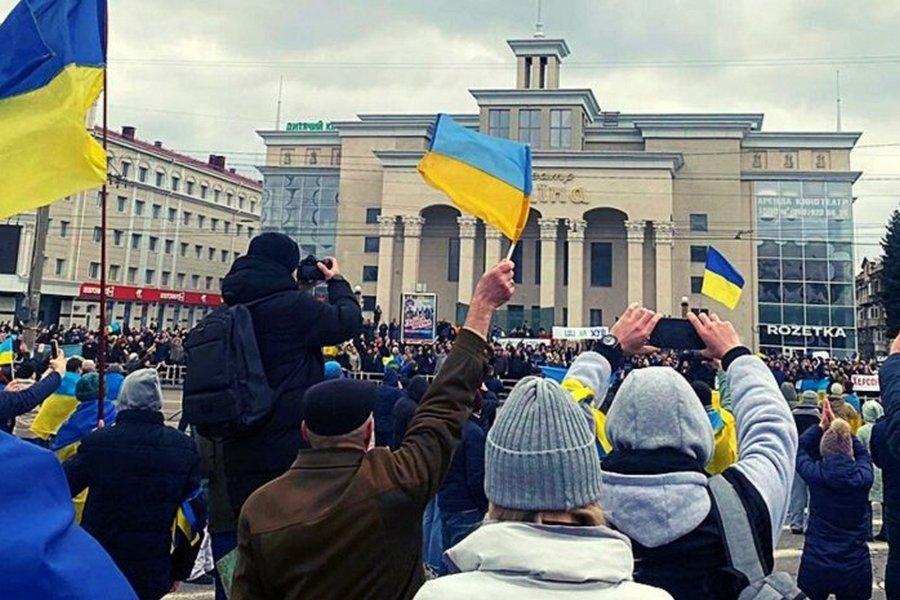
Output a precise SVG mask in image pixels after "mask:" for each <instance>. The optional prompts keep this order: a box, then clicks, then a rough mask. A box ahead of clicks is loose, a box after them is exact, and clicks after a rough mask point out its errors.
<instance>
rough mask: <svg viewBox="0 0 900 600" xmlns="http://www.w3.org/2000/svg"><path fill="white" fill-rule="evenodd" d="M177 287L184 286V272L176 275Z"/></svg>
mask: <svg viewBox="0 0 900 600" xmlns="http://www.w3.org/2000/svg"><path fill="white" fill-rule="evenodd" d="M175 287H179V288H183V287H184V273H179V274H178V275H176V276H175Z"/></svg>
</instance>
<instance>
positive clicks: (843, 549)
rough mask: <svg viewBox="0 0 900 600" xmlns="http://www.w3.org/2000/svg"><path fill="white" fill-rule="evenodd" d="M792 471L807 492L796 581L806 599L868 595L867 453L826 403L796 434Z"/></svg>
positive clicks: (869, 461)
mask: <svg viewBox="0 0 900 600" xmlns="http://www.w3.org/2000/svg"><path fill="white" fill-rule="evenodd" d="M797 474H798V475H799V476H800V477H802V478H803V480H804V481H806V484H807V485H808V486H809V496H810V500H809V528H808V529H807V531H806V543H805V544H804V545H803V555H802V557H801V559H800V570H799V572H798V574H797V585H798V586H799V587H800V589H801V590H803V592H804V593H805V594H806V595H807V596H808V597H809V598H810V599H811V600H820V599H821V600H826V599H827V598H828V597H829V595H830V594H834V595H835V596H836V597H837V598H842V599H843V598H860V599H864V598H869V597H871V595H872V561H871V558H870V557H869V547H868V545H867V544H866V541H867V540H868V539H869V536H871V535H872V525H871V523H870V520H869V519H870V517H869V510H870V505H869V489H870V488H871V487H872V480H873V478H874V474H873V471H872V457H871V456H870V455H869V453H868V451H867V450H866V448H865V446H863V444H862V442H860V441H859V440H858V439H856V438H855V437H854V436H853V434H852V433H851V431H850V424H849V423H847V422H846V421H845V420H843V419H840V418H836V417H835V415H834V413H833V412H832V410H831V406H830V404H828V403H827V402H826V403H825V404H824V405H823V410H822V419H821V421H820V423H819V426H818V427H810V428H809V429H807V430H806V431H805V432H804V433H803V434H802V435H801V436H800V446H799V450H798V452H797Z"/></svg>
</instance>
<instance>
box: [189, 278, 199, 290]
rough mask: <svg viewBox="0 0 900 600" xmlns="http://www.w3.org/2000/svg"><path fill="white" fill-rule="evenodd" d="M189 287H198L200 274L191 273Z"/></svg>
mask: <svg viewBox="0 0 900 600" xmlns="http://www.w3.org/2000/svg"><path fill="white" fill-rule="evenodd" d="M191 287H192V288H194V289H195V290H196V289H199V288H200V276H199V275H191Z"/></svg>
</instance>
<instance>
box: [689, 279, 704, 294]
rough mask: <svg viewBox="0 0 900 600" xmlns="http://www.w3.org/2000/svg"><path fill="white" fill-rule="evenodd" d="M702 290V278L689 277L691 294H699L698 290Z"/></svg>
mask: <svg viewBox="0 0 900 600" xmlns="http://www.w3.org/2000/svg"><path fill="white" fill-rule="evenodd" d="M702 289H703V278H702V277H691V293H692V294H699V293H700V290H702Z"/></svg>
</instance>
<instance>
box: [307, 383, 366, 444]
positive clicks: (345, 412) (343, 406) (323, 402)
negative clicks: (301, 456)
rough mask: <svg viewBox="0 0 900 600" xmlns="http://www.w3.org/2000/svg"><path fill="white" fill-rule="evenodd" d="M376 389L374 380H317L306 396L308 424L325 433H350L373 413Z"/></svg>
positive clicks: (310, 427)
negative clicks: (320, 381) (372, 381)
mask: <svg viewBox="0 0 900 600" xmlns="http://www.w3.org/2000/svg"><path fill="white" fill-rule="evenodd" d="M376 389H377V388H376V386H375V384H374V383H370V382H366V381H357V380H354V379H330V380H328V381H323V382H322V383H317V384H316V385H314V386H312V387H311V388H309V389H308V390H306V395H305V396H304V407H303V420H304V422H306V427H307V428H308V429H309V430H310V431H312V432H313V433H315V434H316V435H322V436H334V435H344V434H345V433H350V432H351V431H353V430H354V429H357V428H358V427H360V426H361V425H362V424H363V423H365V422H366V419H368V418H369V417H370V416H371V415H372V410H373V409H374V408H375V398H376V396H377V394H376Z"/></svg>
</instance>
